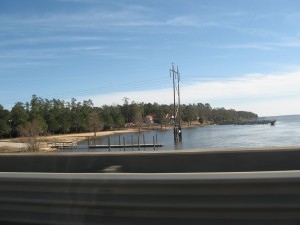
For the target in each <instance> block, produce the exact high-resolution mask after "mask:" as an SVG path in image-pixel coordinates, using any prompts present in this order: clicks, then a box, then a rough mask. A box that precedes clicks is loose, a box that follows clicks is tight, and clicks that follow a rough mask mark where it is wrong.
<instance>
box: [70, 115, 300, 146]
mask: <svg viewBox="0 0 300 225" xmlns="http://www.w3.org/2000/svg"><path fill="white" fill-rule="evenodd" d="M267 119H276V120H277V122H276V125H275V126H271V125H212V126H205V127H196V128H186V129H183V136H182V139H183V141H182V143H179V144H174V141H173V130H167V131H149V132H144V133H141V134H137V133H132V134H131V133H129V134H124V135H121V136H119V135H112V136H111V137H110V138H111V144H119V138H120V139H121V144H122V143H123V137H125V139H126V143H127V144H131V143H132V140H133V142H134V143H137V142H138V137H139V139H140V143H143V135H144V137H145V140H146V141H145V142H146V143H153V137H154V138H155V139H156V136H157V141H158V143H159V144H164V146H163V147H161V148H159V149H160V150H173V149H210V148H239V147H266V146H300V115H297V116H277V117H268V118H267ZM86 144H87V143H86V142H85V143H82V145H81V146H79V148H78V149H77V150H75V151H107V150H104V149H99V150H97V149H91V150H89V149H87V148H86ZM96 144H108V137H101V138H100V139H98V140H97V141H96ZM151 149H153V148H151ZM132 150H133V149H131V148H128V149H127V150H126V151H132ZM141 150H144V149H143V148H141ZM148 150H149V149H148ZM73 151H74V150H73ZM112 151H123V149H113V150H112ZM134 151H137V149H134Z"/></svg>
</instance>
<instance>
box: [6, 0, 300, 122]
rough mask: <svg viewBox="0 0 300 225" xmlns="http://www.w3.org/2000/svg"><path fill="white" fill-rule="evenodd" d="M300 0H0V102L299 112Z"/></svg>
mask: <svg viewBox="0 0 300 225" xmlns="http://www.w3.org/2000/svg"><path fill="white" fill-rule="evenodd" d="M299 21H300V1H298V0H263V1H262V0H227V1H225V0H207V1H206V0H172V1H171V0H165V1H161V0H143V1H141V0H106V1H102V0H44V1H41V0H26V1H24V0H1V1H0V79H1V89H0V104H1V105H3V106H4V107H5V108H7V109H10V108H11V107H12V106H13V105H14V104H15V103H16V102H18V101H21V102H27V101H30V99H31V96H32V95H33V94H35V95H37V96H39V97H42V98H48V99H52V98H58V99H61V100H66V101H70V99H71V98H76V99H77V100H83V99H86V100H87V99H91V100H92V101H93V102H94V105H95V106H101V105H104V104H109V105H111V104H122V103H123V101H122V99H123V97H128V98H129V99H130V101H135V102H146V103H147V102H152V103H153V102H158V103H166V104H170V103H172V101H173V99H172V80H171V78H170V77H169V69H170V68H171V65H172V63H174V64H175V65H178V67H179V70H180V72H181V98H182V102H183V103H198V102H202V103H206V102H208V103H210V104H211V105H212V106H213V107H225V108H233V109H237V110H248V111H253V112H255V113H258V114H259V115H260V116H268V115H283V114H300V105H299V100H300V89H299V86H300V51H299V50H300V23H299Z"/></svg>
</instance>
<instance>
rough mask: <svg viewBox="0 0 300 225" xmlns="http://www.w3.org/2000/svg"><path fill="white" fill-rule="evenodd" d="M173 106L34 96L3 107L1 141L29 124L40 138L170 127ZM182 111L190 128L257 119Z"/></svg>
mask: <svg viewBox="0 0 300 225" xmlns="http://www.w3.org/2000/svg"><path fill="white" fill-rule="evenodd" d="M173 106H174V105H172V104H170V105H166V104H158V103H143V102H141V103H137V102H134V101H131V102H130V101H129V99H128V98H126V97H125V98H123V104H122V105H103V106H102V107H96V106H94V104H93V102H92V101H91V100H84V101H82V102H80V101H77V100H76V99H74V98H73V99H71V101H70V102H67V101H63V100H59V99H51V100H49V99H43V98H40V97H38V96H36V95H33V96H32V98H31V101H30V102H26V103H22V102H17V103H15V105H14V106H13V107H12V108H11V110H7V109H4V107H3V106H2V105H0V138H8V137H18V136H20V135H22V130H26V129H24V127H26V126H28V124H30V123H34V124H35V125H36V126H35V127H38V129H39V131H38V133H39V135H47V134H66V133H81V132H90V131H94V132H95V131H101V130H111V129H118V128H124V127H128V126H145V125H149V124H151V123H155V124H158V125H161V126H168V125H171V120H170V118H171V117H172V115H173ZM180 109H181V121H182V122H183V123H186V124H187V125H190V124H191V123H192V122H193V123H199V124H204V123H205V124H218V123H220V122H224V121H227V122H235V121H241V120H252V119H257V118H258V116H257V115H256V114H255V113H252V112H246V111H236V110H234V109H225V108H223V107H222V108H212V107H211V106H210V104H209V103H205V104H203V103H197V104H183V105H181V107H180ZM149 115H151V119H150V117H149ZM28 130H30V129H27V132H28Z"/></svg>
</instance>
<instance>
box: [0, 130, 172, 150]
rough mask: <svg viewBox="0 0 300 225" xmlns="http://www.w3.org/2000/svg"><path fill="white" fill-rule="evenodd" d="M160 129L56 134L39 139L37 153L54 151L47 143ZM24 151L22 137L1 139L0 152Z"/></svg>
mask: <svg viewBox="0 0 300 225" xmlns="http://www.w3.org/2000/svg"><path fill="white" fill-rule="evenodd" d="M171 128H172V127H171V126H169V127H166V128H165V127H163V129H171ZM157 129H161V127H160V126H152V127H141V128H140V129H139V128H137V127H132V128H126V129H120V130H111V131H98V132H96V133H95V132H87V133H75V134H58V135H47V136H42V137H39V141H40V151H39V152H49V151H55V150H56V149H55V148H51V147H50V145H49V143H53V142H79V141H82V140H86V139H88V138H91V137H102V136H108V135H113V134H123V133H133V132H139V131H141V132H144V131H149V130H157ZM24 151H26V140H25V138H23V137H19V138H13V139H2V140H0V152H24Z"/></svg>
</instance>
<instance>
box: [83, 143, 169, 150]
mask: <svg viewBox="0 0 300 225" xmlns="http://www.w3.org/2000/svg"><path fill="white" fill-rule="evenodd" d="M163 146H164V145H163V144H127V145H89V148H101V149H103V148H106V149H109V148H156V147H163Z"/></svg>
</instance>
